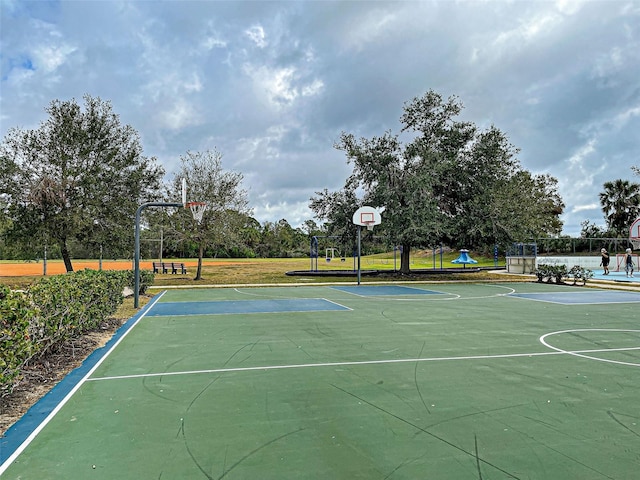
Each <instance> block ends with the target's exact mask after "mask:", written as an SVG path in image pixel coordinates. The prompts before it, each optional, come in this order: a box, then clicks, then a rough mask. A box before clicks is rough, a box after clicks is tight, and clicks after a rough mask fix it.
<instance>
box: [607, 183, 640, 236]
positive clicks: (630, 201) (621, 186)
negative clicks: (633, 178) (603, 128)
mask: <svg viewBox="0 0 640 480" xmlns="http://www.w3.org/2000/svg"><path fill="white" fill-rule="evenodd" d="M600 205H602V212H603V213H604V217H605V220H606V221H607V227H608V229H609V231H610V232H612V233H615V234H617V235H622V236H626V235H627V233H628V232H629V227H630V226H631V224H632V223H633V221H634V220H635V219H636V218H638V216H639V215H640V184H638V183H631V182H630V181H629V180H621V179H619V180H614V181H613V182H605V184H604V192H602V193H601V194H600Z"/></svg>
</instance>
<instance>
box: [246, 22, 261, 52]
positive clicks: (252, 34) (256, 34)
mask: <svg viewBox="0 0 640 480" xmlns="http://www.w3.org/2000/svg"><path fill="white" fill-rule="evenodd" d="M244 33H245V34H246V35H247V37H249V38H250V39H251V41H253V43H255V44H256V46H257V47H258V48H265V47H266V46H267V36H266V34H265V32H264V28H262V26H260V25H254V26H252V27H250V28H248V29H247V30H245V32H244Z"/></svg>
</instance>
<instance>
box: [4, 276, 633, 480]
mask: <svg viewBox="0 0 640 480" xmlns="http://www.w3.org/2000/svg"><path fill="white" fill-rule="evenodd" d="M384 287H387V286H381V287H380V289H379V290H376V287H372V286H370V285H369V286H367V288H366V289H364V288H363V289H362V290H358V287H356V286H354V287H351V288H346V289H345V288H343V287H341V288H334V287H331V286H315V287H314V286H305V287H281V288H280V287H270V288H235V289H233V288H226V289H223V288H220V289H194V290H170V291H167V292H164V293H162V294H159V295H158V296H157V297H156V298H155V299H154V300H153V301H152V302H151V303H150V305H149V306H148V307H147V308H146V309H145V311H144V312H143V313H142V314H140V315H139V316H138V318H137V320H136V321H135V323H133V326H131V328H130V329H129V330H128V331H127V332H126V333H123V334H121V335H120V338H119V340H118V341H117V342H114V343H113V346H111V347H110V348H109V349H107V351H106V352H105V354H104V356H103V357H102V358H101V361H100V362H99V363H98V364H97V365H96V368H93V369H92V370H91V371H89V372H87V374H86V375H85V376H84V377H83V378H81V379H80V380H79V381H78V382H77V388H76V389H75V390H74V391H73V393H72V394H70V395H68V396H67V397H66V398H64V399H62V398H61V399H60V400H61V401H60V402H59V404H58V406H57V407H56V410H55V411H54V412H53V413H52V414H51V415H50V416H49V417H48V418H47V420H46V421H45V422H43V423H42V424H40V425H39V427H38V429H37V430H36V431H35V432H34V433H33V434H32V435H31V436H30V437H29V439H28V440H27V441H26V442H24V443H21V444H20V446H19V448H17V449H15V451H14V452H13V453H12V455H11V457H10V459H9V460H7V461H5V463H4V464H2V467H0V468H1V470H0V473H2V478H3V480H4V479H5V478H6V479H163V480H164V479H223V478H224V479H229V480H237V479H306V478H308V479H358V478H361V479H390V480H393V479H452V480H460V479H482V480H489V479H509V478H512V479H544V480H550V479H563V480H565V479H580V480H588V479H620V480H623V479H631V478H640V402H639V399H640V368H639V367H640V323H639V321H640V315H638V311H639V304H640V293H637V292H636V293H633V292H625V295H624V296H619V295H618V294H619V293H620V292H610V291H609V292H608V291H603V290H595V289H586V288H580V287H566V286H556V285H546V284H535V283H532V284H524V283H517V284H506V283H503V284H447V283H443V284H436V285H434V284H429V285H421V284H411V285H410V286H407V287H406V288H395V287H394V288H384ZM396 287H397V286H396ZM416 289H417V290H418V291H416ZM419 290H423V291H424V292H420V291H419ZM421 293H424V294H421ZM585 294H587V298H586V299H585V297H584V295H585Z"/></svg>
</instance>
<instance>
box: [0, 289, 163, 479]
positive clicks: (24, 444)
mask: <svg viewBox="0 0 640 480" xmlns="http://www.w3.org/2000/svg"><path fill="white" fill-rule="evenodd" d="M165 293H166V290H165V291H164V292H162V293H161V294H160V295H158V298H157V299H155V301H153V302H152V303H151V304H149V305H148V307H147V309H146V310H145V311H144V312H143V313H142V314H141V315H140V316H139V317H138V318H137V319H136V321H135V322H134V323H133V325H131V326H130V327H129V329H128V330H127V331H125V332H124V333H123V334H122V336H121V337H120V338H119V339H118V340H117V341H116V342H115V343H114V344H113V345H112V346H111V348H110V349H109V351H107V352H106V353H105V354H104V355H103V356H102V358H100V359H99V360H98V361H97V362H96V364H95V365H94V366H93V367H92V368H91V369H90V370H89V371H88V372H87V374H86V375H85V376H84V377H82V378H81V379H80V380H79V381H78V383H76V385H75V386H74V387H73V388H72V389H71V391H70V392H69V393H67V395H66V396H65V397H64V398H63V399H62V400H61V401H60V403H58V404H57V405H56V406H55V408H54V409H53V410H51V412H50V413H49V415H47V417H46V418H45V419H44V420H43V421H42V422H40V424H39V425H38V426H37V427H36V428H35V429H34V430H33V431H32V432H31V434H30V435H29V436H28V437H27V438H26V439H25V441H24V442H22V444H20V446H19V447H18V448H16V450H15V451H14V452H13V453H12V454H11V456H9V458H7V459H6V460H5V462H4V463H3V464H2V465H0V477H1V476H2V473H3V472H4V471H5V470H6V469H7V468H9V465H11V464H12V463H13V462H14V461H15V460H16V458H18V456H19V455H20V454H21V453H22V452H23V451H24V449H25V448H27V447H28V446H29V444H30V443H31V442H32V441H33V440H34V439H35V438H36V436H38V434H39V433H40V432H41V431H42V429H43V428H44V427H45V426H47V424H48V423H49V422H50V421H51V420H52V419H53V417H55V416H56V415H57V413H58V412H59V411H60V409H61V408H62V407H63V406H64V405H65V404H66V403H67V402H68V401H69V399H71V397H72V396H73V395H75V393H76V392H77V391H78V389H79V388H80V387H81V386H82V385H83V384H84V383H85V382H86V381H87V380H88V378H89V376H90V375H91V374H92V373H93V372H95V371H96V369H97V368H98V367H99V366H100V365H101V364H102V362H103V361H104V360H106V358H107V357H108V356H109V354H110V353H111V352H113V350H114V349H115V348H116V347H117V346H118V345H119V344H120V342H121V341H122V340H123V339H124V338H125V337H126V336H127V335H128V334H129V332H130V331H131V330H133V329H134V328H135V326H136V325H137V324H138V323H139V322H140V320H142V319H143V318H144V316H145V315H146V314H147V313H148V312H149V310H151V308H152V307H153V306H154V305H155V304H156V303H158V300H160V298H161V297H162V296H163V295H164V294H165Z"/></svg>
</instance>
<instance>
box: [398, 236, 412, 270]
mask: <svg viewBox="0 0 640 480" xmlns="http://www.w3.org/2000/svg"><path fill="white" fill-rule="evenodd" d="M410 253H411V245H408V244H406V243H405V244H402V253H401V254H400V273H407V274H408V273H409V272H410V268H409V258H410V257H409V254H410Z"/></svg>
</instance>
